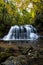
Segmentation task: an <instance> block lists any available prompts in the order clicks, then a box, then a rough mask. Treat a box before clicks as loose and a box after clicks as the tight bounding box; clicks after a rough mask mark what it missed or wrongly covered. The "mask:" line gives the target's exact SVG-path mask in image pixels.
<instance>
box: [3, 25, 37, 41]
mask: <svg viewBox="0 0 43 65" xmlns="http://www.w3.org/2000/svg"><path fill="white" fill-rule="evenodd" d="M36 39H38V35H37V33H36V29H35V28H34V27H33V26H32V25H24V26H17V25H15V26H12V27H11V28H10V30H9V32H8V34H7V35H6V36H4V37H3V40H36Z"/></svg>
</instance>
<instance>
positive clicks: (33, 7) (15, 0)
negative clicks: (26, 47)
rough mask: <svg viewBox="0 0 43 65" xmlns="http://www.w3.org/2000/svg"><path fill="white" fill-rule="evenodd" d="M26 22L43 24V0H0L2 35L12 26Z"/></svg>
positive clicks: (0, 27)
mask: <svg viewBox="0 0 43 65" xmlns="http://www.w3.org/2000/svg"><path fill="white" fill-rule="evenodd" d="M24 24H32V25H34V26H36V28H41V27H42V26H43V25H42V24H43V0H0V37H1V36H3V35H5V34H6V33H7V32H8V30H9V28H10V27H11V26H13V25H24ZM5 32H6V33H5Z"/></svg>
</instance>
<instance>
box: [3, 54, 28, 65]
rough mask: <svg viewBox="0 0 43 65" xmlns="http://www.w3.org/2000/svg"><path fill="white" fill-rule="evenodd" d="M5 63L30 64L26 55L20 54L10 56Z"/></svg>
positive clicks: (13, 64)
mask: <svg viewBox="0 0 43 65" xmlns="http://www.w3.org/2000/svg"><path fill="white" fill-rule="evenodd" d="M2 64H3V65H28V64H27V59H26V57H25V56H24V55H20V56H18V57H13V56H11V57H9V58H8V59H7V60H6V61H5V62H4V63H2Z"/></svg>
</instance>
